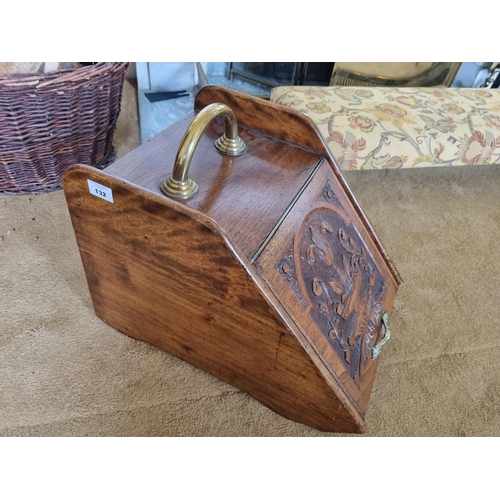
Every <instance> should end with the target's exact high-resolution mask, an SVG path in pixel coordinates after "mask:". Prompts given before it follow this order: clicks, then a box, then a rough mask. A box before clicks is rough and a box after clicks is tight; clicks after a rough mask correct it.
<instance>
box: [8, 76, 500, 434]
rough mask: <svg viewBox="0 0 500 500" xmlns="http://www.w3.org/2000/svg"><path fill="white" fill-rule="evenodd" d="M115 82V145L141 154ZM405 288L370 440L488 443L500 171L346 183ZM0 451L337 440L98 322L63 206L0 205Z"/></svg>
mask: <svg viewBox="0 0 500 500" xmlns="http://www.w3.org/2000/svg"><path fill="white" fill-rule="evenodd" d="M138 138H139V133H138V127H137V103H136V99H135V89H134V87H133V86H132V85H131V84H130V83H129V82H127V84H126V87H125V93H124V105H123V111H122V114H121V116H120V121H119V124H118V129H117V133H116V136H115V142H116V145H117V152H118V156H123V154H125V153H126V152H128V151H130V150H131V149H133V148H134V147H135V146H137V145H138V142H139V139H138ZM346 177H347V178H348V181H349V182H350V184H351V186H352V188H353V190H354V193H355V194H356V196H357V197H358V199H359V201H360V203H361V206H362V207H363V209H364V210H365V212H366V213H367V215H368V217H369V219H370V220H371V222H372V224H373V226H374V228H375V230H376V231H377V233H378V234H379V236H380V238H381V240H382V242H383V243H384V245H385V247H386V249H387V251H388V253H389V255H390V256H391V257H392V259H393V261H394V262H395V264H396V266H397V267H398V269H399V271H400V273H401V274H402V276H403V279H404V281H405V282H404V284H403V285H402V286H401V288H400V291H399V294H398V298H397V302H396V306H395V310H394V314H393V318H392V325H391V326H392V332H393V338H392V339H391V341H390V342H389V343H388V344H387V346H386V347H385V349H384V353H383V355H382V356H381V361H380V366H379V370H378V374H377V378H376V382H375V386H374V390H373V393H372V398H371V403H370V407H369V410H368V413H367V424H368V429H369V431H368V435H369V436H499V435H500V364H499V362H498V360H497V356H500V333H499V332H500V309H499V307H498V297H499V288H500V258H499V251H498V242H499V241H500V201H499V198H498V189H499V186H500V168H499V167H495V166H486V167H479V166H476V167H469V168H466V167H450V168H438V169H432V168H423V169H405V170H401V171H393V170H385V171H364V172H349V173H347V174H346ZM0 236H1V237H2V238H3V242H1V243H0V312H1V314H0V435H1V436H85V435H90V436H335V435H330V434H323V433H320V432H318V431H316V430H314V429H311V428H308V427H306V426H303V425H300V424H297V423H294V422H291V421H289V420H287V419H285V418H283V417H281V416H279V415H276V414H275V413H273V412H272V411H271V410H269V409H267V408H266V407H264V406H263V405H261V404H260V403H259V402H258V401H256V400H254V399H253V398H251V397H250V396H248V395H246V394H245V393H242V392H240V391H238V390H236V389H235V388H233V387H231V386H229V385H227V384H225V383H224V382H222V381H220V380H218V379H215V378H213V377H211V376H210V375H207V374H206V373H204V372H202V371H200V370H198V369H196V368H194V367H192V366H190V365H188V364H186V363H184V362H182V361H180V360H178V359H176V358H174V357H173V356H170V355H169V354H167V353H165V352H162V351H160V350H158V349H156V348H154V347H152V346H149V345H147V344H144V343H141V342H138V341H135V340H132V339H130V338H128V337H126V336H124V335H121V334H120V333H118V332H116V331H114V330H113V329H112V328H110V327H108V326H107V325H106V324H104V323H103V322H102V321H100V320H99V319H98V318H97V317H95V315H94V313H93V309H92V304H91V301H90V296H89V293H88V290H87V285H86V281H85V277H84V274H83V268H82V265H81V262H80V258H79V254H78V249H77V246H76V242H75V238H74V235H73V231H72V227H71V222H70V219H69V214H68V211H67V208H66V204H65V200H64V196H63V193H62V192H61V191H58V192H54V193H50V194H42V195H31V196H0Z"/></svg>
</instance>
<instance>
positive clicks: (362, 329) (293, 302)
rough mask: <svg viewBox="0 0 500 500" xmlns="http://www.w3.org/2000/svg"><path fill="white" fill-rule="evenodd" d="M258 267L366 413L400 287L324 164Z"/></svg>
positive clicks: (362, 411) (355, 402)
mask: <svg viewBox="0 0 500 500" xmlns="http://www.w3.org/2000/svg"><path fill="white" fill-rule="evenodd" d="M255 265H256V267H257V269H259V270H260V272H261V274H262V276H263V277H264V279H266V280H267V282H268V283H269V285H270V286H271V288H272V289H273V291H274V293H275V294H276V296H277V297H279V298H280V300H281V301H282V302H283V304H284V305H285V307H286V308H287V310H289V311H290V313H291V315H292V317H293V318H294V320H295V322H296V324H297V325H298V326H299V327H300V328H301V330H302V331H303V332H304V335H305V336H306V337H307V339H308V341H309V342H310V343H311V345H313V346H314V347H315V349H316V351H317V353H318V355H319V356H320V357H321V359H322V360H323V361H324V362H325V364H326V365H327V366H328V367H330V369H331V373H332V375H333V376H334V377H335V378H336V379H337V380H338V382H339V384H340V385H341V386H342V387H343V388H344V389H345V391H346V393H347V394H348V395H349V397H350V398H351V399H352V401H353V403H354V404H355V406H356V408H357V409H358V410H359V412H360V413H361V414H364V413H365V411H366V409H367V406H368V402H369V396H370V392H371V389H372V386H373V382H374V379H375V372H376V367H377V364H378V359H376V360H374V359H372V350H373V347H374V346H375V344H376V343H377V342H378V341H379V340H380V339H381V337H383V335H384V333H385V330H384V328H383V327H382V321H381V318H382V314H383V313H384V312H387V313H388V314H390V312H391V311H392V307H393V304H394V300H395V295H396V289H397V284H396V282H395V281H394V279H393V277H392V275H391V274H390V272H389V270H388V269H387V268H386V267H385V263H384V261H383V259H382V258H381V257H380V255H379V254H378V252H377V249H376V248H375V247H374V246H373V244H372V243H371V241H370V239H369V235H368V233H367V231H366V229H365V228H364V226H363V224H362V223H361V221H360V220H359V218H358V217H357V214H356V213H355V212H354V211H353V209H352V208H351V205H350V204H349V202H348V199H347V197H346V195H345V194H344V193H343V192H342V190H341V189H339V185H338V181H337V179H336V178H335V177H334V176H333V175H332V172H331V170H330V166H329V165H328V164H327V163H326V162H325V163H324V164H323V165H322V166H321V168H320V169H319V171H318V172H317V174H316V175H315V177H314V179H313V180H312V182H311V183H310V184H309V185H308V186H307V188H306V189H305V191H304V192H303V194H302V196H301V198H300V199H299V200H298V201H297V203H296V204H295V206H294V207H293V209H292V210H291V212H290V213H289V215H288V216H287V218H286V219H285V220H284V222H283V223H282V224H281V226H280V228H279V229H278V231H277V232H276V234H275V236H274V238H273V239H272V240H271V241H270V243H269V245H268V246H267V247H266V248H265V249H264V251H263V253H262V255H261V256H260V258H259V259H258V260H257V261H256V263H255Z"/></svg>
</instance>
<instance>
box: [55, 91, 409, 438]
mask: <svg viewBox="0 0 500 500" xmlns="http://www.w3.org/2000/svg"><path fill="white" fill-rule="evenodd" d="M221 101H222V102H224V103H225V104H227V105H229V106H230V107H231V108H232V109H233V111H234V112H235V114H236V116H237V118H238V121H239V124H240V127H239V128H240V136H241V138H242V139H243V140H244V141H245V143H246V144H247V147H248V150H247V152H246V153H245V154H244V155H242V156H240V157H236V158H234V157H227V156H224V155H222V154H220V153H219V152H217V151H216V149H215V147H214V142H215V140H216V139H217V138H218V137H220V136H221V135H222V134H223V133H224V131H225V129H224V123H223V121H222V119H219V120H214V121H213V122H212V123H211V124H210V125H209V126H208V127H207V129H206V131H205V132H204V134H203V135H202V137H201V139H200V141H199V143H198V145H197V148H196V151H195V153H194V155H193V160H192V163H191V169H190V172H189V175H190V176H192V177H193V178H194V179H195V180H196V181H197V182H198V184H199V186H200V190H199V192H198V194H197V195H196V196H195V197H194V198H192V199H190V200H187V201H174V200H171V199H169V198H167V197H166V196H165V195H164V194H163V193H162V192H161V190H160V184H161V182H162V181H163V180H164V179H165V178H166V177H167V176H168V175H170V174H171V172H172V165H173V163H174V159H175V156H176V154H177V150H178V147H179V144H180V142H181V139H182V136H183V135H184V132H185V130H186V129H187V127H188V125H189V124H190V123H191V121H192V119H193V117H194V116H195V114H196V110H195V111H193V112H192V113H190V114H189V115H188V116H186V117H185V118H183V119H182V120H180V121H179V122H177V123H176V124H174V125H173V126H171V127H169V128H168V129H167V130H165V131H163V132H161V133H160V134H158V135H157V136H156V137H155V138H153V139H152V140H151V141H148V142H147V143H145V144H143V145H142V146H140V147H139V148H137V149H136V150H134V151H133V152H131V153H130V154H128V155H126V156H125V157H123V158H122V159H120V160H119V161H117V162H115V163H114V164H113V165H111V166H110V167H108V168H107V169H105V171H104V172H101V171H99V170H97V169H92V168H90V167H86V166H75V167H73V168H72V169H70V170H69V171H68V172H67V173H66V175H65V194H66V198H67V202H68V207H69V211H70V214H71V219H72V223H73V226H74V229H75V234H76V238H77V242H78V246H79V249H80V254H81V257H82V261H83V265H84V269H85V273H86V277H87V281H88V284H89V288H90V293H91V296H92V300H93V303H94V308H95V311H96V314H97V315H98V316H99V317H100V318H102V319H103V320H104V321H106V322H107V323H108V324H109V325H111V326H113V327H114V328H116V329H117V330H119V331H120V332H122V333H124V334H126V335H129V336H131V337H134V338H136V339H139V340H143V341H146V342H149V343H151V344H153V345H155V346H157V347H160V348H162V349H164V350H166V351H168V352H170V353H171V354H174V355H175V356H177V357H179V358H181V359H184V360H186V361H188V362H190V363H192V364H193V365H195V366H197V367H199V368H201V369H203V370H205V371H207V372H208V373H211V374H213V375H215V376H216V377H219V378H221V379H222V380H225V381H226V382H228V383H230V384H232V385H234V386H235V387H238V388H240V389H241V390H243V391H246V392H248V393H249V394H251V395H253V396H254V397H256V398H257V399H259V400H260V401H261V402H263V403H264V404H265V405H267V406H269V407H270V408H272V409H273V410H275V411H276V412H278V413H280V414H281V415H284V416H286V417H288V418H290V419H292V420H295V421H298V422H302V423H305V424H307V425H310V426H312V427H315V428H317V429H320V430H324V431H336V432H364V430H365V424H364V413H365V411H366V408H367V405H368V401H369V395H370V392H371V388H372V385H373V381H374V377H375V371H376V366H377V360H373V359H372V357H371V353H372V350H373V346H374V345H375V343H376V342H377V341H379V340H380V338H381V337H382V336H383V335H384V329H383V328H382V325H381V314H382V312H388V313H389V314H390V312H391V310H392V306H393V303H394V299H395V294H396V290H397V287H398V284H399V283H400V278H399V275H398V273H397V271H396V270H395V268H394V266H393V265H392V263H391V262H390V260H389V258H388V256H387V254H386V253H385V251H384V250H383V248H382V247H381V244H380V242H379V240H378V238H377V237H376V235H375V234H374V232H373V229H372V228H371V226H370V225H369V223H368V222H367V220H366V218H365V216H364V214H363V213H362V211H361V209H360V207H359V205H358V204H357V202H356V200H355V199H354V197H353V195H352V193H351V192H350V190H349V189H348V188H346V183H345V180H344V178H343V176H342V174H341V173H340V171H339V170H338V168H337V167H336V165H335V163H334V161H333V159H332V158H331V156H330V154H329V153H328V152H327V150H326V148H325V146H324V143H323V141H322V139H321V137H320V135H319V133H318V132H317V130H316V129H315V128H314V127H312V126H311V123H312V122H310V121H308V120H304V119H303V117H302V116H299V115H298V114H295V113H294V112H291V111H289V110H285V109H284V108H283V110H282V109H281V108H280V107H277V106H276V105H273V104H271V103H267V102H266V101H263V100H260V99H256V98H246V97H245V96H244V95H243V94H239V93H237V92H230V91H226V90H221V89H219V88H218V87H210V86H209V87H204V88H203V89H202V90H201V91H200V93H199V94H198V96H197V99H196V105H195V107H197V108H199V107H200V106H203V105H205V104H210V103H212V102H221ZM304 118H305V117H304ZM88 180H91V181H93V182H96V183H98V184H100V185H102V186H104V190H106V189H108V190H111V191H110V192H112V194H113V202H110V200H109V196H108V198H106V199H103V198H100V197H98V196H93V194H95V193H92V192H91V190H89V189H90V188H89V185H88Z"/></svg>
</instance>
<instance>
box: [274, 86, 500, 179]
mask: <svg viewBox="0 0 500 500" xmlns="http://www.w3.org/2000/svg"><path fill="white" fill-rule="evenodd" d="M271 101H272V102H275V103H278V104H281V105H283V106H287V107H290V108H293V109H295V110H298V111H302V112H303V113H305V114H307V115H308V116H309V117H310V118H311V119H312V120H313V121H314V122H315V123H316V125H317V127H318V128H319V130H320V132H321V133H322V135H323V137H324V138H325V140H326V143H327V144H328V146H329V148H330V150H331V151H332V154H333V156H334V158H335V159H336V160H337V163H338V164H339V166H340V168H342V169H345V170H363V169H380V168H405V167H409V168H411V167H431V166H434V167H436V166H448V165H485V164H492V163H499V160H500V90H498V89H476V88H474V89H472V88H445V87H443V88H441V87H427V88H424V87H422V88H390V87H387V88H385V87H384V88H380V87H377V88H373V87H370V88H365V87H307V86H305V87H277V88H274V89H272V91H271Z"/></svg>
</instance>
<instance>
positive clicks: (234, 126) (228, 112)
mask: <svg viewBox="0 0 500 500" xmlns="http://www.w3.org/2000/svg"><path fill="white" fill-rule="evenodd" d="M218 116H223V117H224V121H225V124H226V133H225V134H224V135H223V136H222V137H219V139H217V141H215V147H216V149H217V150H218V151H220V152H221V153H223V154H226V155H230V156H240V155H242V154H243V153H244V152H245V151H246V149H247V147H246V144H245V143H244V142H243V141H242V140H241V139H240V137H239V135H238V122H237V121H236V116H235V114H234V113H233V111H232V109H231V108H230V107H229V106H226V105H225V104H221V103H214V104H210V105H208V106H206V107H205V108H203V109H202V110H201V111H200V112H199V113H198V115H197V116H196V118H195V119H194V120H193V121H192V122H191V125H189V127H188V129H187V130H186V133H185V134H184V137H183V138H182V141H181V144H180V146H179V150H178V151H177V156H176V157H175V162H174V168H173V171H172V175H171V176H169V177H167V178H166V179H165V180H164V181H163V182H162V183H161V190H162V191H163V193H164V194H165V195H166V196H168V197H169V198H173V199H177V200H187V199H189V198H192V197H193V196H194V195H195V194H196V193H197V192H198V184H197V183H196V182H195V181H194V180H193V179H192V178H191V177H189V166H190V165H191V159H192V158H193V154H194V151H195V149H196V146H197V144H198V141H199V140H200V138H201V136H202V134H203V132H204V131H205V129H206V128H207V127H208V125H209V124H210V123H211V122H212V120H214V119H215V118H217V117H218Z"/></svg>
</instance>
